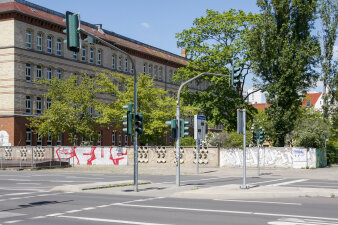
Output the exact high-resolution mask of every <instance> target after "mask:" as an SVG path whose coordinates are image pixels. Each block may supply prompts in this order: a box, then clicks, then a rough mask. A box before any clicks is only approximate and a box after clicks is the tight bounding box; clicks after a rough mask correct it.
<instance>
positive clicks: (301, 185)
mask: <svg viewBox="0 0 338 225" xmlns="http://www.w3.org/2000/svg"><path fill="white" fill-rule="evenodd" d="M288 186H292V187H316V188H317V187H321V188H333V189H336V188H338V186H322V185H311V184H310V185H307V184H292V185H288Z"/></svg>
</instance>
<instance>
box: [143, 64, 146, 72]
mask: <svg viewBox="0 0 338 225" xmlns="http://www.w3.org/2000/svg"><path fill="white" fill-rule="evenodd" d="M146 73H147V64H145V63H144V64H143V74H146Z"/></svg>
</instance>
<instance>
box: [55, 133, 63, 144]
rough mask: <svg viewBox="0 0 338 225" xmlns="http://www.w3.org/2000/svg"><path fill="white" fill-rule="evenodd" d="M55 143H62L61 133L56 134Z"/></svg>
mask: <svg viewBox="0 0 338 225" xmlns="http://www.w3.org/2000/svg"><path fill="white" fill-rule="evenodd" d="M56 145H59V146H61V145H62V134H61V133H60V134H59V135H58V138H57V140H56Z"/></svg>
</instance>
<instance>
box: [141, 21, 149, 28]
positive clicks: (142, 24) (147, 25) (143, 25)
mask: <svg viewBox="0 0 338 225" xmlns="http://www.w3.org/2000/svg"><path fill="white" fill-rule="evenodd" d="M141 26H142V27H145V28H147V29H149V28H150V25H149V23H146V22H143V23H141Z"/></svg>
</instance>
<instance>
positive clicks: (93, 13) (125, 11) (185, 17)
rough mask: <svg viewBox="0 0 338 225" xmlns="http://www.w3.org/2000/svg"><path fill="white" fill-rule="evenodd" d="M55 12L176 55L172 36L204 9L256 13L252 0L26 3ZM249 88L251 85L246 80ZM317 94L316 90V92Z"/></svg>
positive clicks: (61, 0)
mask: <svg viewBox="0 0 338 225" xmlns="http://www.w3.org/2000/svg"><path fill="white" fill-rule="evenodd" d="M28 1H30V2H32V3H35V4H38V5H41V6H44V7H47V8H49V9H52V10H55V11H57V12H61V13H65V12H66V11H67V10H69V11H72V12H75V13H80V15H81V19H82V20H84V21H86V22H89V23H93V24H95V23H97V24H102V25H103V28H104V29H107V30H110V31H113V32H116V33H118V34H121V35H124V36H126V37H129V38H133V39H135V40H138V41H141V42H143V43H146V44H149V45H152V46H155V47H157V48H160V49H163V50H166V51H169V52H172V53H175V54H178V55H180V49H178V48H177V45H176V42H177V39H176V38H175V34H176V33H179V32H182V30H183V29H189V28H190V27H191V25H192V23H193V20H194V19H195V18H197V17H200V16H204V15H205V11H206V9H213V10H217V11H220V12H222V11H227V10H229V9H231V8H234V9H241V10H244V11H245V12H254V13H257V12H259V9H258V7H257V6H256V0H235V1H233V0H170V1H163V0H130V1H121V0H96V1H93V0H57V1H55V0H28ZM247 85H248V86H249V87H250V86H252V83H251V82H250V81H249V82H247ZM316 90H317V91H321V89H320V88H317V89H316Z"/></svg>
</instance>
